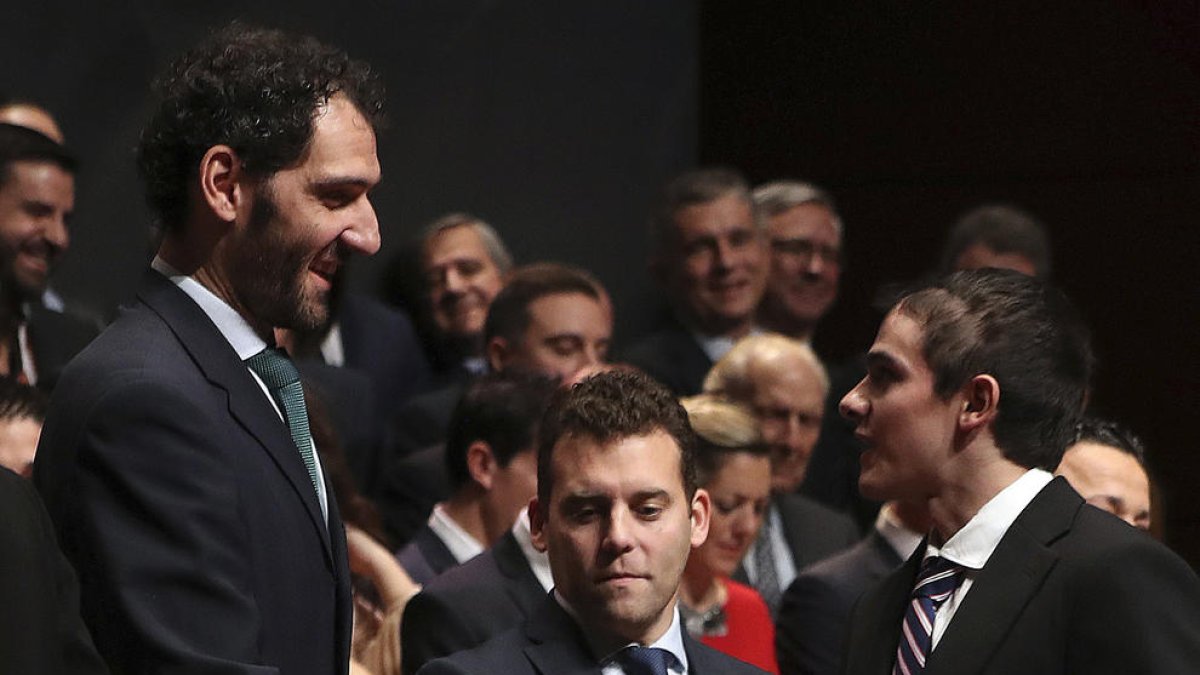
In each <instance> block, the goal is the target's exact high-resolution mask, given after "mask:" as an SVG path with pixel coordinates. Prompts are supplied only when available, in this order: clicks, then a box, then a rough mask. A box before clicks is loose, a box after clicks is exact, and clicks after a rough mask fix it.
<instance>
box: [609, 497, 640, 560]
mask: <svg viewBox="0 0 1200 675" xmlns="http://www.w3.org/2000/svg"><path fill="white" fill-rule="evenodd" d="M632 518H633V514H632V513H630V512H629V510H628V509H622V508H614V509H613V512H612V513H611V514H610V515H609V518H608V529H607V531H606V532H605V533H604V546H605V548H606V549H607V550H608V551H609V552H610V553H612V554H613V555H620V554H621V553H624V552H625V551H628V550H630V549H632V548H633V536H632V534H633V529H632V527H633V522H632Z"/></svg>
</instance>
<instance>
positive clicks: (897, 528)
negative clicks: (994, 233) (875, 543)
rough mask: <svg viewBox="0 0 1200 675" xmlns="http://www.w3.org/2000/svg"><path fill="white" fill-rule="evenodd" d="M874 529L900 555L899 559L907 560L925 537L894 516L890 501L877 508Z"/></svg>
mask: <svg viewBox="0 0 1200 675" xmlns="http://www.w3.org/2000/svg"><path fill="white" fill-rule="evenodd" d="M875 530H876V531H877V532H879V536H881V537H883V540H884V541H886V542H887V543H888V545H889V546H891V547H892V550H894V551H895V552H896V553H897V554H898V555H899V556H900V559H901V560H908V558H909V556H911V555H912V554H913V551H916V550H917V547H918V546H920V545H921V539H923V538H924V537H925V535H924V534H923V533H921V532H917V531H915V530H910V529H908V528H907V527H905V525H904V523H902V522H900V519H899V518H897V517H896V513H895V510H894V509H893V508H892V505H891V504H890V503H889V504H884V505H883V508H881V509H879V516H878V517H876V518H875Z"/></svg>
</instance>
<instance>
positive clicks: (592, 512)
mask: <svg viewBox="0 0 1200 675" xmlns="http://www.w3.org/2000/svg"><path fill="white" fill-rule="evenodd" d="M598 514H599V511H597V510H596V509H594V508H591V507H585V508H581V509H575V510H574V511H572V512H571V513H570V516H571V520H572V521H574V522H576V523H587V522H591V521H593V520H595V519H596V516H597V515H598Z"/></svg>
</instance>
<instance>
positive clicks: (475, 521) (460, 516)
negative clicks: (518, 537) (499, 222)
mask: <svg viewBox="0 0 1200 675" xmlns="http://www.w3.org/2000/svg"><path fill="white" fill-rule="evenodd" d="M464 492H469V491H460V492H459V493H458V494H455V495H454V496H452V497H450V499H448V500H446V501H444V502H442V510H443V511H445V513H446V515H447V516H450V519H451V520H453V521H454V522H455V523H456V524H457V525H458V526H459V527H461V528H462V529H463V531H464V532H466V533H467V534H469V535H471V537H473V538H474V539H475V541H478V542H480V543H482V544H483V545H484V547H487V546H490V545H491V541H489V540H488V538H487V528H486V527H484V519H483V507H482V505H481V504H480V503H479V500H478V499H476V498H474V497H473V496H472V495H469V494H464Z"/></svg>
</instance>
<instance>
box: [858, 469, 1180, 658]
mask: <svg viewBox="0 0 1200 675" xmlns="http://www.w3.org/2000/svg"><path fill="white" fill-rule="evenodd" d="M924 555H925V546H924V545H922V546H920V547H918V548H917V551H916V553H914V554H913V556H912V557H910V558H909V560H908V562H906V563H905V564H904V566H903V567H901V568H900V569H899V570H897V571H896V572H894V573H893V574H892V575H891V576H889V577H888V578H887V579H886V580H885V581H884V582H883V583H882V584H881V585H879V586H877V587H875V588H874V589H872V590H870V591H868V592H867V594H866V595H864V596H863V597H862V600H861V601H860V602H859V603H858V605H857V606H856V607H855V610H854V613H853V618H852V620H851V626H850V635H849V638H848V641H847V648H846V668H845V670H844V671H843V672H845V673H847V674H849V675H860V674H861V675H867V674H875V675H885V674H888V673H891V672H892V666H893V664H894V663H895V659H896V645H897V643H898V642H899V639H900V624H901V620H902V617H903V615H904V607H905V605H907V604H908V602H909V595H910V593H911V592H912V587H913V584H914V583H915V581H916V574H917V570H918V568H919V566H920V562H921V560H922V559H923V558H924ZM1197 664H1200V580H1198V579H1197V578H1196V574H1195V572H1193V571H1192V569H1191V568H1190V567H1188V565H1187V563H1185V562H1184V561H1183V560H1181V559H1180V558H1179V557H1178V556H1176V555H1175V554H1174V553H1172V552H1171V551H1169V550H1168V549H1167V548H1166V547H1164V546H1163V545H1162V544H1160V543H1158V542H1157V541H1154V540H1153V539H1152V538H1150V537H1149V536H1148V535H1147V534H1146V533H1144V532H1142V531H1140V530H1137V529H1135V528H1132V527H1130V526H1129V525H1127V524H1126V523H1124V522H1122V521H1121V520H1119V519H1117V518H1115V517H1113V516H1112V515H1110V514H1107V513H1104V512H1102V511H1100V510H1099V509H1096V508H1094V507H1092V506H1087V505H1085V504H1084V502H1083V499H1082V498H1081V497H1080V496H1079V495H1078V494H1077V493H1076V492H1075V491H1074V490H1072V489H1071V487H1070V486H1069V485H1067V483H1066V481H1064V480H1063V479H1062V478H1055V479H1054V481H1053V482H1051V483H1050V484H1049V485H1047V486H1046V487H1045V488H1043V489H1042V491H1041V492H1039V493H1038V495H1037V496H1036V497H1035V498H1034V500H1033V501H1032V502H1030V503H1029V506H1027V507H1026V508H1025V510H1024V511H1022V512H1021V515H1020V516H1018V517H1017V519H1016V521H1014V522H1013V524H1012V526H1010V527H1009V529H1008V531H1007V532H1006V533H1005V534H1004V537H1003V538H1002V539H1001V540H1000V544H999V545H998V546H997V547H996V550H995V551H994V552H993V553H992V556H991V558H989V559H988V562H987V564H986V565H985V566H984V568H983V569H982V570H980V571H979V572H978V575H977V576H976V578H975V581H974V583H973V584H972V586H971V589H970V591H969V592H968V593H967V595H966V597H965V598H964V599H963V601H962V603H961V604H960V605H959V606H958V609H957V610H956V611H955V614H954V619H953V620H952V621H951V622H950V625H949V626H948V627H947V628H946V632H945V634H943V635H942V638H941V640H940V641H939V642H938V644H937V647H935V648H934V650H933V652H932V653H931V654H930V655H929V659H928V661H927V662H926V666H925V675H951V674H953V675H970V674H972V673H989V674H994V675H1002V674H1004V675H1007V674H1009V673H1024V674H1028V675H1041V674H1047V675H1050V674H1054V675H1057V674H1060V673H1088V674H1089V675H1096V674H1100V675H1104V674H1106V673H1112V674H1114V675H1116V674H1117V673H1122V674H1124V673H1139V675H1142V674H1147V673H1149V674H1158V673H1161V674H1162V675H1167V674H1168V673H1170V674H1172V675H1173V674H1176V673H1191V672H1196V668H1197Z"/></svg>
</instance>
